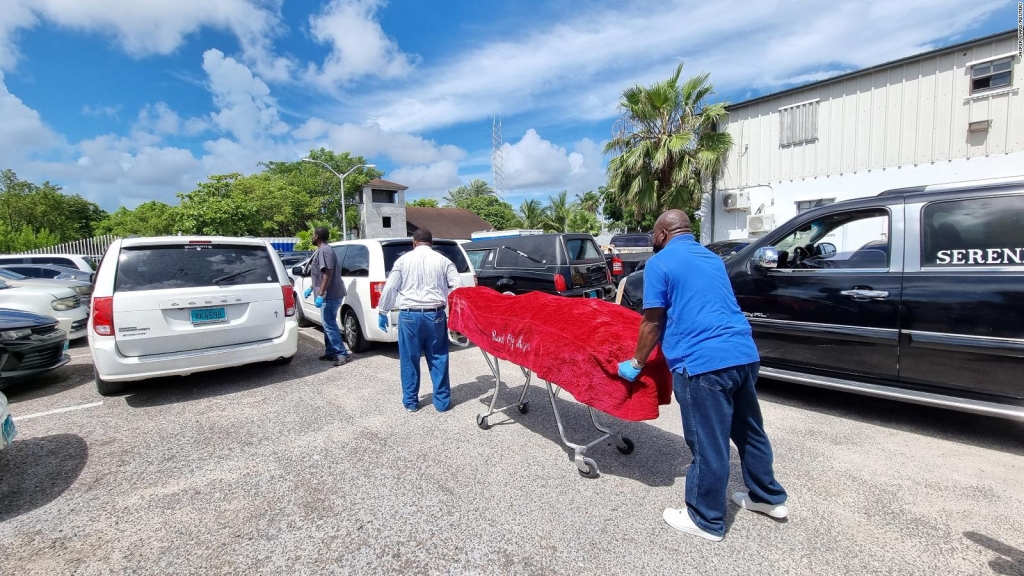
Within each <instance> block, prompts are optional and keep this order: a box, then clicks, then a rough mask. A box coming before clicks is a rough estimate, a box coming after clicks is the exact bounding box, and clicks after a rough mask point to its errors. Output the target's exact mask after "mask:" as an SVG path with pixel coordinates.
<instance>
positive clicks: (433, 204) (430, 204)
mask: <svg viewBox="0 0 1024 576" xmlns="http://www.w3.org/2000/svg"><path fill="white" fill-rule="evenodd" d="M405 205H406V206H417V207H419V208H440V207H441V204H440V203H439V202H438V201H437V200H435V199H433V198H420V199H419V200H413V201H412V202H406V203H405Z"/></svg>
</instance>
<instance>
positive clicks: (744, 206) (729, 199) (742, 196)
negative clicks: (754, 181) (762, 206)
mask: <svg viewBox="0 0 1024 576" xmlns="http://www.w3.org/2000/svg"><path fill="white" fill-rule="evenodd" d="M722 207H724V208H725V211H726V212H736V211H738V210H750V194H748V193H746V192H728V193H726V194H723V195H722Z"/></svg>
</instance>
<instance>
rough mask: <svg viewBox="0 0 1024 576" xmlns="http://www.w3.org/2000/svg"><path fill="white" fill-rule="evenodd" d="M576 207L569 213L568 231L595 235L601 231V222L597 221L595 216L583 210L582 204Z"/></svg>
mask: <svg viewBox="0 0 1024 576" xmlns="http://www.w3.org/2000/svg"><path fill="white" fill-rule="evenodd" d="M575 208H576V209H575V210H573V211H572V213H571V214H570V215H569V222H568V231H569V232H579V233H587V234H593V235H594V236H597V235H598V234H600V233H601V222H600V221H598V219H597V216H596V215H594V214H592V213H591V212H589V211H588V210H585V209H584V208H583V207H582V206H576V207H575Z"/></svg>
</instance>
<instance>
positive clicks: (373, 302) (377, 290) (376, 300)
mask: <svg viewBox="0 0 1024 576" xmlns="http://www.w3.org/2000/svg"><path fill="white" fill-rule="evenodd" d="M383 293H384V282H370V308H376V307H377V305H378V304H380V295H381V294H383Z"/></svg>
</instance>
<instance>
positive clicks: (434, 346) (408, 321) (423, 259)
mask: <svg viewBox="0 0 1024 576" xmlns="http://www.w3.org/2000/svg"><path fill="white" fill-rule="evenodd" d="M412 240H413V242H412V246H413V249H412V251H411V252H409V253H407V254H405V255H403V256H402V257H400V258H399V259H398V260H397V261H396V262H395V265H394V267H393V268H392V269H391V274H389V275H388V281H387V283H385V284H384V292H383V293H382V294H381V297H380V304H379V306H378V307H377V310H378V311H379V312H380V316H379V317H378V326H380V329H381V330H383V331H385V332H387V331H388V317H387V314H388V312H390V311H391V310H393V309H394V308H395V306H396V304H397V306H399V314H398V357H399V360H400V361H401V366H402V396H403V398H402V403H403V404H405V409H406V410H408V411H409V412H415V411H417V410H419V393H420V356H424V355H425V356H426V357H427V368H428V369H429V370H430V379H431V381H433V383H434V408H436V409H437V411H438V412H444V411H446V410H448V408H449V407H450V405H451V382H450V381H449V378H448V317H447V315H446V314H445V307H446V306H447V304H448V294H449V293H450V292H451V291H452V290H454V289H456V288H458V287H460V286H462V278H460V277H459V271H458V269H456V268H455V264H452V261H451V260H449V259H448V258H446V257H444V256H443V255H442V254H441V253H439V252H435V251H434V248H433V242H434V237H433V235H432V234H431V233H430V231H429V230H426V229H423V228H421V229H419V230H417V231H416V232H415V233H413V235H412Z"/></svg>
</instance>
